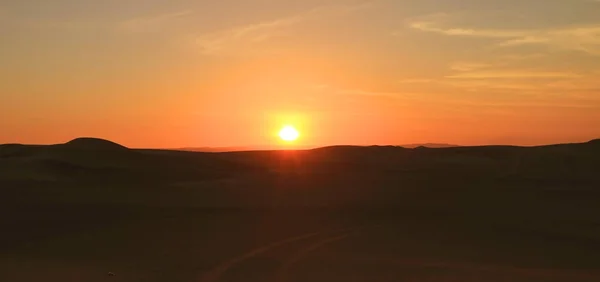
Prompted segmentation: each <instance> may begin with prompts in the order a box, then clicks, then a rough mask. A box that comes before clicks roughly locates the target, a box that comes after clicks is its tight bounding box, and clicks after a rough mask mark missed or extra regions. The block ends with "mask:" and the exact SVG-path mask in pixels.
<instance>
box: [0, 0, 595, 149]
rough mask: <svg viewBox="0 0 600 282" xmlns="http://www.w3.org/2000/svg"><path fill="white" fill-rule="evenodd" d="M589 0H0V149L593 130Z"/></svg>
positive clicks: (581, 133) (485, 139)
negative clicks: (86, 141) (291, 134)
mask: <svg viewBox="0 0 600 282" xmlns="http://www.w3.org/2000/svg"><path fill="white" fill-rule="evenodd" d="M598 15H600V1H597V0H488V1H480V0H454V1H450V0H419V1H414V0H410V1H409V0H375V1H369V0H361V1H354V0H346V1H342V0H318V1H317V0H304V1H291V0H290V1H284V0H221V1H205V0H103V1H91V0H53V1H47V0H28V1H21V0H3V1H1V2H0V38H1V40H0V43H1V44H0V143H26V144H53V143H63V142H66V141H68V140H70V139H73V138H76V137H80V136H92V137H100V138H105V139H109V140H112V141H115V142H118V143H120V144H123V145H126V146H129V147H138V148H139V147H143V148H151V147H152V148H176V147H201V146H215V147H221V146H254V145H261V146H262V145H269V144H280V143H281V142H280V141H278V139H277V130H278V129H279V128H281V127H282V126H283V125H285V124H291V125H293V126H295V127H296V128H297V129H298V130H299V131H300V132H301V138H300V139H299V140H298V141H297V143H298V144H299V145H300V144H301V145H310V146H324V145H333V144H356V145H368V144H394V145H396V144H409V143H425V142H435V143H450V144H460V145H481V144H516V145H536V144H549V143H562V142H585V141H588V140H590V139H594V138H600V16H598Z"/></svg>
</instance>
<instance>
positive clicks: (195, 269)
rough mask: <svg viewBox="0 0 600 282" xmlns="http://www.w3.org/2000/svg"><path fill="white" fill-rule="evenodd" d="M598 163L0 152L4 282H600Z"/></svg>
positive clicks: (573, 155)
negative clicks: (284, 280) (280, 276)
mask: <svg viewBox="0 0 600 282" xmlns="http://www.w3.org/2000/svg"><path fill="white" fill-rule="evenodd" d="M598 164H600V140H592V141H590V142H585V143H579V144H558V145H547V146H536V147H516V146H478V147H450V148H426V147H419V148H414V149H410V148H403V147H398V146H366V147H360V146H331V147H324V148H317V149H312V150H287V151H241V152H225V153H205V152H184V151H171V150H148V149H128V148H125V147H124V146H120V145H118V144H115V143H113V142H110V141H106V140H102V139H94V138H83V139H76V140H73V141H71V142H67V143H65V144H57V145H47V146H41V145H19V144H6V145H0V193H1V197H0V226H2V231H0V254H2V255H0V281H14V282H21V281H22V282H26V281H27V282H28V281H42V280H43V281H65V279H67V281H75V280H77V281H106V279H107V278H108V279H110V280H114V281H146V282H148V281H156V282H158V281H202V282H206V281H213V282H214V281H243V282H247V281H280V280H277V279H270V278H272V277H270V276H269V275H272V274H276V273H277V272H278V269H279V267H278V266H282V267H283V266H285V265H286V261H289V259H292V261H296V259H295V258H297V256H298V254H299V255H302V254H306V252H307V250H314V256H312V257H310V259H309V258H304V259H302V260H301V261H299V262H297V263H295V264H294V265H293V266H294V267H292V268H291V270H290V273H288V274H289V275H293V276H294V277H290V278H305V277H309V276H310V277H312V278H313V279H312V280H311V279H308V278H306V279H305V280H298V279H290V281H314V280H317V281H490V282H495V281H516V282H519V281H528V282H529V281H543V282H546V281H547V282H556V281H563V282H572V281H582V282H583V281H585V282H587V281H589V282H596V281H600V271H598V269H600V228H599V227H600V225H599V222H600V220H599V217H598V215H599V214H600V205H598V202H599V201H600V174H598ZM360 226H369V228H365V229H357V227H360ZM373 226H378V227H373ZM342 227H343V228H342ZM348 227H350V228H351V229H352V228H355V229H352V230H355V231H351V232H350V231H349V232H350V233H337V234H330V233H328V232H329V231H330V230H331V229H338V228H342V229H343V230H346V229H348ZM314 232H317V233H318V232H322V233H318V234H320V235H316V236H315V237H314V238H312V237H311V238H312V239H311V238H307V239H302V240H298V241H294V242H290V243H289V244H287V243H286V244H283V245H278V243H277V244H274V242H281V241H282V240H284V242H288V241H285V240H287V239H286V238H297V237H298V236H299V235H301V234H307V233H308V234H312V233H314ZM327 236H331V237H327ZM301 238H303V237H301ZM335 240H339V241H335ZM325 243H327V244H325ZM264 246H267V247H264ZM278 246H281V249H279V247H278ZM317 247H318V248H317ZM267 249H268V252H267V251H265V253H264V254H263V253H261V252H262V251H263V250H267ZM253 250H254V251H253ZM240 257H241V258H242V259H239V258H240ZM230 262H234V263H231V265H229V264H230ZM222 265H225V266H226V267H222ZM323 266H327V269H324V268H323ZM294 269H295V270H294ZM109 272H110V273H116V276H111V277H107V276H106V273H109ZM220 272H221V273H220ZM207 273H209V274H210V273H213V274H214V273H217V274H219V275H221V277H220V278H221V279H213V280H210V279H208V280H207V279H201V278H202V277H205V276H204V275H206V274H207ZM384 274H385V275H387V276H386V277H387V280H386V279H385V277H383V276H382V275H384ZM69 278H73V279H74V280H73V279H72V280H68V279H69ZM359 278H360V279H359ZM361 279H362V280H361Z"/></svg>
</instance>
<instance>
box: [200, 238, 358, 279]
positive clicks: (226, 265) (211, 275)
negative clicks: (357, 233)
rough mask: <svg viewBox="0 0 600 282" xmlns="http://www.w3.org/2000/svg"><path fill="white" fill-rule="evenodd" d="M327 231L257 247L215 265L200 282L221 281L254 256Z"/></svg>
mask: <svg viewBox="0 0 600 282" xmlns="http://www.w3.org/2000/svg"><path fill="white" fill-rule="evenodd" d="M351 229H354V228H351ZM351 229H349V228H346V229H334V230H331V231H329V232H339V231H345V230H351ZM326 232H327V231H319V232H311V233H306V234H302V235H299V236H294V237H290V238H287V239H284V240H281V241H277V242H274V243H271V244H268V245H265V246H262V247H258V248H256V249H254V250H251V251H249V252H247V253H244V254H242V255H239V256H237V257H234V258H232V259H230V260H227V261H225V262H223V263H221V264H219V265H217V266H216V267H215V268H213V269H212V270H211V271H209V272H208V273H206V274H204V276H203V277H202V279H201V281H203V282H218V281H219V280H220V279H221V276H222V275H223V274H224V273H225V272H227V271H228V270H229V269H230V268H232V267H234V266H235V265H237V264H239V263H241V262H243V261H245V260H247V259H250V258H253V257H255V256H258V255H261V254H263V253H266V252H268V251H270V250H272V249H275V248H278V247H281V246H285V245H287V244H290V243H294V242H296V241H300V240H304V239H308V238H311V237H315V236H317V235H320V234H323V233H326Z"/></svg>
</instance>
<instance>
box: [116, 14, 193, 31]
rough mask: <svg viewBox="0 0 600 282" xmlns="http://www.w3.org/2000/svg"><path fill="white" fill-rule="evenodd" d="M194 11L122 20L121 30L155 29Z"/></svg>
mask: <svg viewBox="0 0 600 282" xmlns="http://www.w3.org/2000/svg"><path fill="white" fill-rule="evenodd" d="M193 13H194V12H193V11H192V10H183V11H176V12H171V13H165V14H159V15H152V16H143V17H137V18H133V19H129V20H126V21H123V22H121V23H120V24H119V25H118V27H119V28H120V29H121V30H124V31H128V32H148V31H155V30H157V29H160V28H161V27H162V26H163V25H165V24H166V23H168V22H171V21H174V20H178V19H182V18H185V17H187V16H190V15H192V14H193Z"/></svg>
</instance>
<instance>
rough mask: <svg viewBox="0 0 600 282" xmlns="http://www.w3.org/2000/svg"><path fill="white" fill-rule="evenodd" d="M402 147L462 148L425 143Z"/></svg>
mask: <svg viewBox="0 0 600 282" xmlns="http://www.w3.org/2000/svg"><path fill="white" fill-rule="evenodd" d="M400 147H404V148H418V147H426V148H452V147H460V145H453V144H444V143H423V144H406V145H400Z"/></svg>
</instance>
